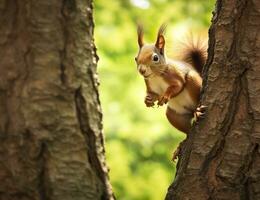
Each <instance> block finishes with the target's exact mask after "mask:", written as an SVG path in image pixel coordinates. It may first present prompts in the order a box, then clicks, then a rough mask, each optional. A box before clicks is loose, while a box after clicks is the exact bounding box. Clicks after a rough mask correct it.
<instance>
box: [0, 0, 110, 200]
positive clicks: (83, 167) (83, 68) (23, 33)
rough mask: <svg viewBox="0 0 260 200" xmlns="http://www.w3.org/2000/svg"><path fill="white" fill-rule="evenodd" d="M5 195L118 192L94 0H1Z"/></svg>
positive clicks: (12, 199)
mask: <svg viewBox="0 0 260 200" xmlns="http://www.w3.org/2000/svg"><path fill="white" fill-rule="evenodd" d="M0 14H1V18H0V57H1V59H0V113H1V115H0V199H1V200H47V199H48V200H72V199H75V200H83V199H84V200H86V199H104V200H106V199H113V197H112V192H111V188H110V184H109V182H108V176H107V168H106V165H105V158H104V146H103V136H102V124H101V120H102V115H101V110H100V102H99V96H98V90H97V85H98V81H97V75H96V62H97V56H96V53H95V46H94V44H93V20H92V1H91V0H44V1H36V0H24V1H20V0H0Z"/></svg>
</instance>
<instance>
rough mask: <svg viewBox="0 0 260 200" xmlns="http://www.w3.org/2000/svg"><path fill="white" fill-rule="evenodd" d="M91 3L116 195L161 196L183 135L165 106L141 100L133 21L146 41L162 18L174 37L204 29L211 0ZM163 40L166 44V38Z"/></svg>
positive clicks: (130, 199)
mask: <svg viewBox="0 0 260 200" xmlns="http://www.w3.org/2000/svg"><path fill="white" fill-rule="evenodd" d="M140 4H142V5H140ZM138 5H139V6H138ZM94 6H95V10H94V11H95V18H94V19H95V24H96V27H95V42H96V46H97V48H98V55H99V57H100V61H99V63H98V66H99V67H98V71H99V77H100V80H101V85H100V95H101V103H102V107H103V113H104V132H105V137H106V151H107V160H108V165H109V167H110V169H111V171H110V177H111V181H112V185H113V189H114V192H115V195H116V196H117V198H118V199H123V200H146V199H147V200H153V199H154V200H159V199H163V198H164V195H165V194H166V190H167V187H168V186H169V184H170V183H171V181H172V179H173V176H174V173H175V166H174V165H173V164H172V163H171V161H170V159H171V155H172V152H173V150H174V149H175V148H176V146H177V145H178V143H179V142H180V141H181V140H183V139H184V137H185V135H184V134H183V133H180V132H178V131H177V130H175V129H174V128H172V127H171V126H170V125H169V123H168V121H167V119H166V117H165V113H164V112H165V107H164V108H156V107H155V108H146V107H145V104H144V103H143V101H144V96H145V85H144V81H143V79H142V78H141V77H140V76H139V74H138V73H137V70H136V65H135V62H134V57H135V55H136V54H137V51H138V45H137V39H136V22H137V21H139V22H142V24H143V25H144V27H145V41H149V42H153V41H154V40H155V35H156V33H157V29H158V27H159V26H160V24H161V23H163V22H165V21H167V22H168V31H167V36H169V35H171V36H172V35H173V39H172V40H173V41H176V40H177V39H176V37H178V38H181V37H179V36H182V35H183V32H185V31H187V30H192V31H194V30H195V32H201V31H202V32H203V31H204V32H205V31H207V29H208V27H209V25H210V18H211V12H212V11H213V9H214V1H213V0H209V1H199V0H175V1H173V0H115V1H107V0H95V1H94ZM167 44H168V46H171V44H172V43H171V39H168V40H167Z"/></svg>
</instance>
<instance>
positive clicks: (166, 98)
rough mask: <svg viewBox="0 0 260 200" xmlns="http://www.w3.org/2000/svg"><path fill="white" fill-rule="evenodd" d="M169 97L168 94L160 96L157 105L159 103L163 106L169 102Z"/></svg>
mask: <svg viewBox="0 0 260 200" xmlns="http://www.w3.org/2000/svg"><path fill="white" fill-rule="evenodd" d="M169 99H170V97H169V96H168V95H162V96H161V97H160V98H159V100H158V103H157V105H158V106H162V105H163V104H166V103H168V101H169Z"/></svg>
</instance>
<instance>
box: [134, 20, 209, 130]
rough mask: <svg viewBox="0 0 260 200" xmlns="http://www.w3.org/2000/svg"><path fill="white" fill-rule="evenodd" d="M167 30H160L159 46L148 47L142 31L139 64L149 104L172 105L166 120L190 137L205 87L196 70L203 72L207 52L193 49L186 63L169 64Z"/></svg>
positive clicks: (157, 43) (174, 62) (187, 51)
mask: <svg viewBox="0 0 260 200" xmlns="http://www.w3.org/2000/svg"><path fill="white" fill-rule="evenodd" d="M165 28H166V26H165V25H162V26H161V27H160V29H159V31H158V34H157V39H156V42H155V44H144V43H143V32H142V30H141V29H140V30H138V44H139V47H140V49H139V53H138V56H137V58H136V62H137V65H138V70H139V72H140V73H141V74H142V75H143V76H144V79H145V84H146V89H147V94H146V97H145V104H146V106H148V107H150V106H153V105H154V103H155V102H156V101H158V103H157V104H158V105H159V106H161V105H163V104H166V103H168V107H167V111H166V116H167V118H168V120H169V122H170V123H171V124H172V125H173V126H174V127H175V128H177V129H179V130H181V131H183V132H185V133H188V131H189V129H190V127H191V119H192V117H193V113H194V112H195V110H196V107H197V104H198V102H199V96H200V90H201V85H202V79H201V77H200V75H199V73H198V72H196V71H195V69H197V70H198V69H199V68H200V69H201V68H202V65H203V64H204V63H205V57H202V55H204V54H203V52H204V51H202V50H201V49H199V48H196V47H195V46H192V49H190V50H188V49H186V54H184V55H185V56H186V57H185V58H184V59H183V61H185V62H178V61H173V60H170V59H168V60H167V59H166V57H165V55H164V46H165V39H164V36H163V33H164V31H165ZM194 52H195V53H194ZM195 54H196V55H195ZM155 56H157V57H155ZM192 56H193V57H192ZM196 56H197V57H196ZM155 58H156V59H155ZM194 58H195V59H194ZM197 58H198V59H197ZM189 59H190V60H189ZM190 61H192V62H190ZM191 65H192V66H193V67H192V66H191Z"/></svg>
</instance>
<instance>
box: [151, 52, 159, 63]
mask: <svg viewBox="0 0 260 200" xmlns="http://www.w3.org/2000/svg"><path fill="white" fill-rule="evenodd" d="M152 59H153V61H154V62H158V61H159V56H158V55H157V54H156V53H155V54H153V56H152Z"/></svg>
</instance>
